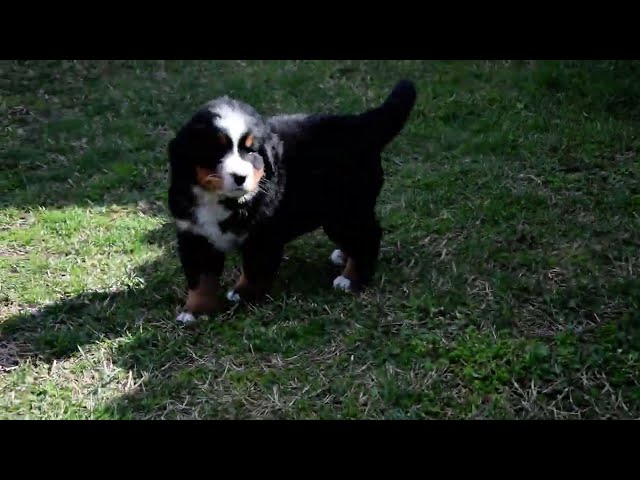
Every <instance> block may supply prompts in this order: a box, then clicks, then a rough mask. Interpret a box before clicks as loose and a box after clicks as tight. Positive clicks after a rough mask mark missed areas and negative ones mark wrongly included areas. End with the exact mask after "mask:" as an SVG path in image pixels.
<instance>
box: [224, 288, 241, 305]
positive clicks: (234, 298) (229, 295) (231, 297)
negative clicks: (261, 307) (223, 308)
mask: <svg viewBox="0 0 640 480" xmlns="http://www.w3.org/2000/svg"><path fill="white" fill-rule="evenodd" d="M227 300H229V301H230V302H239V301H240V295H238V294H237V293H236V292H234V291H233V290H229V291H228V292H227Z"/></svg>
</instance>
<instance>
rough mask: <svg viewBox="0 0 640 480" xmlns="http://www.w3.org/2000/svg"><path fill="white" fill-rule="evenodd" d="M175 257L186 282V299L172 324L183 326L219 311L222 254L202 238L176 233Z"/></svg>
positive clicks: (222, 266)
mask: <svg viewBox="0 0 640 480" xmlns="http://www.w3.org/2000/svg"><path fill="white" fill-rule="evenodd" d="M178 254H179V256H180V262H181V263H182V268H183V271H184V274H185V277H186V280H187V289H188V293H187V300H186V302H185V305H184V310H183V311H182V312H181V313H180V314H179V315H178V317H177V318H176V321H177V322H178V323H180V324H183V325H187V324H190V323H193V322H194V321H195V320H196V316H197V315H199V314H213V313H215V312H218V311H220V310H221V309H222V302H221V300H220V298H219V295H218V290H219V287H220V275H221V274H222V270H223V268H224V254H223V253H222V252H220V251H218V250H216V249H215V248H214V247H213V246H212V245H211V244H210V243H209V242H208V241H207V240H206V239H205V238H204V237H201V236H199V235H195V234H193V233H190V232H182V231H181V232H178Z"/></svg>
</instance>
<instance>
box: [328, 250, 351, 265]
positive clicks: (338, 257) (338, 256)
mask: <svg viewBox="0 0 640 480" xmlns="http://www.w3.org/2000/svg"><path fill="white" fill-rule="evenodd" d="M329 258H331V261H332V262H333V264H334V265H337V266H339V267H344V266H345V264H346V263H347V262H346V261H345V258H344V255H343V254H342V252H341V251H340V250H338V249H335V250H334V251H333V252H332V253H331V257H329Z"/></svg>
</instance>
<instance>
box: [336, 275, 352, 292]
mask: <svg viewBox="0 0 640 480" xmlns="http://www.w3.org/2000/svg"><path fill="white" fill-rule="evenodd" d="M333 288H337V289H340V290H344V291H345V292H349V291H351V280H349V279H348V278H347V277H343V276H342V275H340V276H339V277H336V278H335V280H334V281H333Z"/></svg>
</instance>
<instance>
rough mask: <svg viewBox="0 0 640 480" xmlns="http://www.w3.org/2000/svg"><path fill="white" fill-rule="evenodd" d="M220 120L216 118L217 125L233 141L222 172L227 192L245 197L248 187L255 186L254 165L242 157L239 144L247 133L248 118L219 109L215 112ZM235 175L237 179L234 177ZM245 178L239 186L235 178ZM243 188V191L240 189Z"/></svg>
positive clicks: (228, 109) (227, 108) (238, 113)
mask: <svg viewBox="0 0 640 480" xmlns="http://www.w3.org/2000/svg"><path fill="white" fill-rule="evenodd" d="M215 113H217V114H218V115H220V117H219V118H216V120H215V124H216V125H217V126H218V128H220V129H222V130H224V131H225V132H226V133H227V135H228V136H229V138H230V139H231V143H232V146H231V151H230V152H229V153H228V154H227V155H226V156H225V157H224V158H223V159H222V162H221V165H222V168H221V171H222V178H223V180H224V188H225V190H226V191H227V192H234V194H236V193H237V195H238V196H242V195H244V194H245V193H246V192H247V190H246V188H247V187H246V186H247V185H252V184H253V175H254V172H253V165H251V163H250V162H247V161H246V160H243V159H242V158H241V157H240V152H239V151H238V144H239V143H240V139H241V138H242V136H243V135H244V134H245V133H247V130H248V125H247V121H246V117H245V116H244V115H243V114H242V113H240V112H238V111H236V110H234V109H232V108H229V107H223V108H219V109H217V110H216V111H215ZM234 175H235V176H236V177H234ZM239 177H244V178H245V181H244V183H241V184H240V185H238V184H237V182H236V180H235V178H239ZM239 187H240V188H242V189H239Z"/></svg>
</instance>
